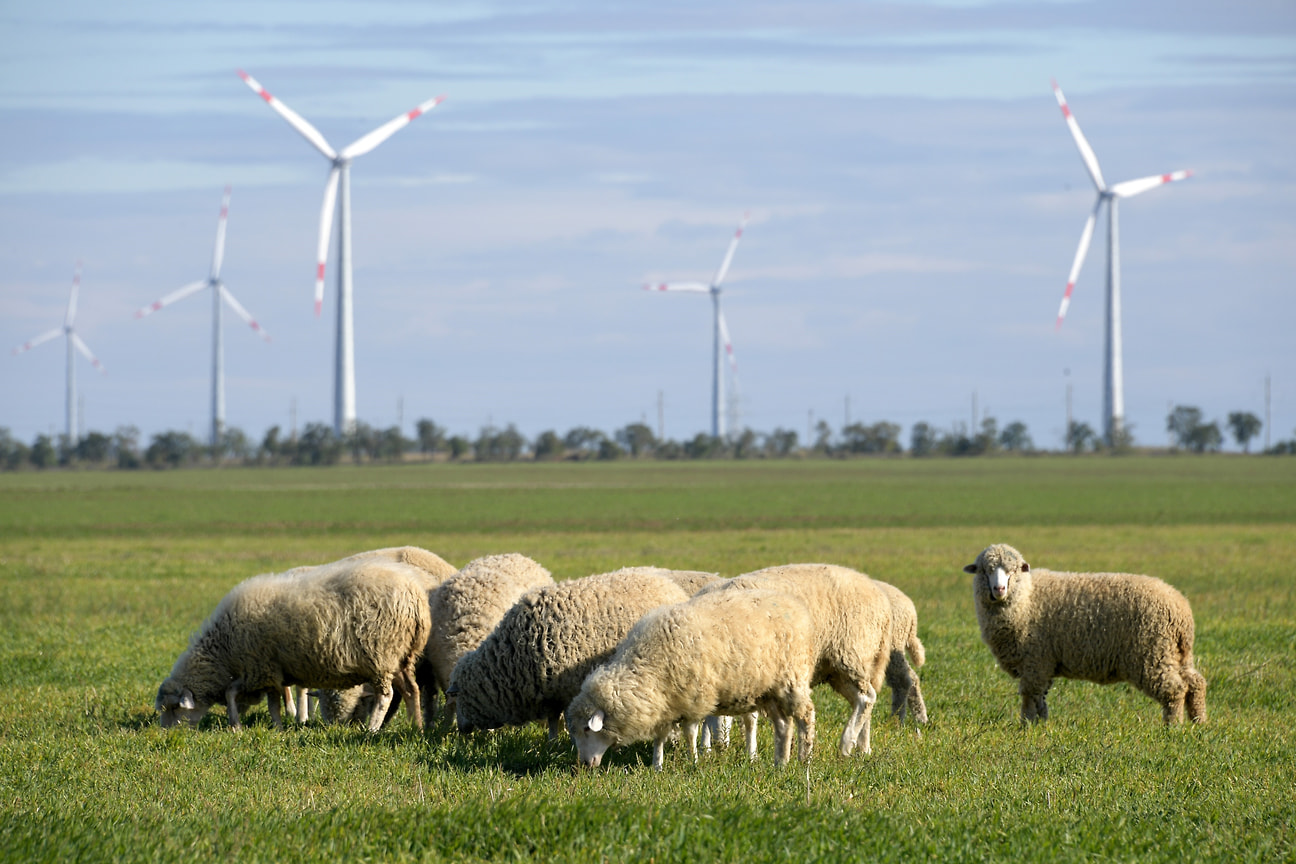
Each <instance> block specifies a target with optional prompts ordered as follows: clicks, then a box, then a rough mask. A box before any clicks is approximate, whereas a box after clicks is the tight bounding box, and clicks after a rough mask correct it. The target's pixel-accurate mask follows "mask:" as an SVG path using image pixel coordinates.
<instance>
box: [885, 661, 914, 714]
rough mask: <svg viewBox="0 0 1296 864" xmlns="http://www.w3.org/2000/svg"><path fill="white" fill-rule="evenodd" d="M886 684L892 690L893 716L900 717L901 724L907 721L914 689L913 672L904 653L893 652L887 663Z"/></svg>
mask: <svg viewBox="0 0 1296 864" xmlns="http://www.w3.org/2000/svg"><path fill="white" fill-rule="evenodd" d="M886 683H887V686H888V687H890V688H891V714H892V716H898V717H899V718H900V722H901V723H904V720H905V706H906V704H907V703H908V701H909V691H910V690H911V689H912V688H913V684H914V678H913V670H911V669H910V668H909V664H908V663H906V662H905V658H904V651H892V652H891V659H890V660H889V661H888V662H887V667H886Z"/></svg>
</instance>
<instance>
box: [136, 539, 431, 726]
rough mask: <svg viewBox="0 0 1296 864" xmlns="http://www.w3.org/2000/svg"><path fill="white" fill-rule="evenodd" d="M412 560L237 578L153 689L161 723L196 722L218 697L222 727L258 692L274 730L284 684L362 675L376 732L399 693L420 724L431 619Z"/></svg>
mask: <svg viewBox="0 0 1296 864" xmlns="http://www.w3.org/2000/svg"><path fill="white" fill-rule="evenodd" d="M422 578H423V577H422V574H421V571H419V570H418V568H415V567H413V566H411V565H408V564H400V563H396V562H392V561H384V560H372V561H363V562H359V563H357V564H356V565H355V566H352V567H348V568H344V569H338V570H333V571H328V570H323V571H321V572H315V571H313V570H312V569H310V568H300V569H298V570H297V571H290V572H289V573H286V574H264V575H261V576H254V577H252V578H251V579H248V580H245V581H244V582H241V583H239V584H238V585H236V586H235V587H234V588H233V589H231V590H230V592H229V593H228V594H226V595H225V597H224V598H222V599H221V601H220V603H219V604H217V606H216V610H215V611H214V612H213V613H212V614H211V616H210V617H208V619H207V620H206V621H205V622H204V623H203V625H202V627H201V629H199V631H198V632H197V633H195V634H194V636H193V637H192V638H191V640H190V642H189V647H188V648H187V649H186V650H185V651H184V652H183V653H182V654H181V655H180V657H179V658H178V659H177V660H176V662H175V666H174V667H172V669H171V674H170V676H168V677H167V679H166V680H165V681H163V682H162V685H161V686H160V687H159V688H158V693H157V700H156V703H155V707H156V709H157V710H158V712H160V714H161V723H162V726H163V727H170V726H175V725H177V724H179V723H181V722H185V723H188V724H189V725H190V726H196V725H197V724H198V722H199V721H200V720H201V719H202V718H203V716H204V715H205V714H206V713H207V711H208V709H209V708H210V707H211V706H212V705H213V704H216V703H218V702H221V701H224V704H225V706H226V709H227V710H228V712H229V720H230V726H231V727H232V728H234V729H238V728H240V724H239V707H240V706H246V705H249V704H254V703H255V702H256V701H258V700H259V699H260V698H261V696H262V695H264V696H266V697H267V698H268V699H269V702H270V717H271V720H272V721H273V723H274V725H275V728H282V726H283V724H282V720H281V717H280V712H279V699H280V697H281V695H282V694H283V692H284V688H285V687H287V686H289V685H294V684H295V685H304V686H309V687H329V688H342V687H351V686H354V685H356V684H361V683H368V684H369V685H370V686H371V687H372V688H373V690H374V692H375V693H377V694H378V700H377V704H376V705H375V706H374V711H373V714H372V716H371V717H370V720H369V728H370V730H372V731H377V729H378V728H379V726H380V725H381V723H382V720H383V717H384V716H385V714H386V712H387V706H388V704H389V703H390V701H391V699H392V688H393V686H394V687H395V688H396V691H397V692H399V693H400V695H401V697H402V698H403V700H404V702H405V706H406V708H407V709H408V711H409V714H410V719H411V721H412V722H413V723H414V725H415V726H416V727H418V728H422V725H423V724H422V713H421V711H420V709H419V692H418V684H417V683H416V682H415V678H414V663H415V661H416V660H417V658H418V656H419V652H420V651H422V649H423V645H424V644H425V643H426V641H427V634H428V630H429V628H430V626H431V622H430V620H429V615H428V604H427V594H426V592H425V591H424V590H423V587H422Z"/></svg>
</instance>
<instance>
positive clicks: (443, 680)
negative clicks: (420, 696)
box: [425, 552, 554, 717]
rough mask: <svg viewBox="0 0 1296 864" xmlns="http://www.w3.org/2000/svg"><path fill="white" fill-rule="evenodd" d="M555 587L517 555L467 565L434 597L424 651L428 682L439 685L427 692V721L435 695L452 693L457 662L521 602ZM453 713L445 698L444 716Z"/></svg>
mask: <svg viewBox="0 0 1296 864" xmlns="http://www.w3.org/2000/svg"><path fill="white" fill-rule="evenodd" d="M553 584H554V581H553V576H552V575H550V573H549V571H548V570H546V569H545V568H544V567H542V566H540V564H538V563H536V562H535V561H533V560H531V559H530V558H528V557H526V556H525V555H519V554H517V553H516V552H514V553H509V554H507V555H487V556H485V557H483V558H477V559H475V560H473V561H469V562H468V563H467V564H466V565H464V568H463V569H462V570H460V571H459V572H458V573H456V574H455V575H454V576H451V577H450V578H449V579H447V580H446V581H445V582H443V583H442V584H441V586H440V587H438V588H437V589H436V591H434V592H432V595H431V598H430V603H431V609H432V633H431V635H430V636H428V644H427V651H426V652H425V657H426V662H427V663H428V664H430V666H431V672H432V675H431V677H430V678H429V679H428V680H430V681H431V682H434V684H435V686H430V687H428V688H427V691H426V699H427V701H428V703H429V704H428V709H429V716H433V715H434V713H435V707H436V698H437V691H438V690H441V691H445V690H447V689H448V688H449V686H450V673H451V672H452V671H453V670H454V667H455V664H456V663H458V662H459V659H460V658H461V657H463V656H464V655H465V654H467V653H468V652H469V651H472V650H473V649H474V648H476V647H477V646H478V645H480V644H481V642H482V640H483V639H485V638H486V637H487V636H488V635H490V632H491V631H492V630H494V629H495V625H496V624H498V623H499V621H500V619H501V618H503V617H504V613H505V612H507V611H508V610H509V607H511V606H512V605H513V604H514V603H516V602H517V600H518V598H519V597H521V596H522V595H523V594H525V593H526V592H527V591H530V590H531V589H533V588H539V587H541V586H544V585H553ZM454 710H455V705H454V697H453V696H452V695H450V694H448V693H447V695H446V704H445V716H447V717H454Z"/></svg>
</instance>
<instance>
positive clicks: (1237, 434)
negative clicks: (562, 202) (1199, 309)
mask: <svg viewBox="0 0 1296 864" xmlns="http://www.w3.org/2000/svg"><path fill="white" fill-rule="evenodd" d="M1228 426H1229V428H1230V430H1231V431H1232V433H1233V437H1234V440H1236V441H1237V443H1238V446H1240V447H1242V448H1243V449H1244V450H1246V451H1248V452H1249V451H1250V442H1251V439H1252V438H1254V437H1255V436H1256V434H1258V432H1259V431H1260V428H1261V423H1260V420H1259V418H1257V417H1256V416H1255V415H1254V414H1250V413H1247V412H1234V413H1232V414H1229V416H1228ZM1166 428H1167V431H1169V432H1170V433H1171V434H1172V435H1173V436H1174V439H1175V441H1176V443H1177V445H1178V447H1179V448H1182V449H1184V450H1189V451H1192V452H1196V453H1204V452H1208V451H1209V452H1213V451H1217V450H1219V449H1220V446H1221V444H1222V442H1223V435H1222V433H1221V431H1220V425H1219V422H1218V421H1211V422H1209V423H1207V422H1205V421H1204V420H1203V419H1202V412H1201V410H1200V409H1199V408H1196V407H1193V406H1186V405H1179V406H1175V408H1174V409H1173V410H1172V411H1171V413H1170V414H1169V416H1167V418H1166ZM813 433H814V435H813V440H810V441H807V442H805V443H804V444H803V443H802V442H801V440H800V438H799V437H798V435H797V433H796V432H795V431H794V430H791V429H782V428H779V429H775V430H774V431H773V432H769V433H764V432H756V431H754V430H752V429H743V430H742V431H741V432H739V433H737V434H735V435H731V436H728V437H726V438H723V439H721V438H713V437H712V436H710V435H705V434H702V433H699V434H697V435H696V436H694V437H693V438H691V439H688V440H685V441H675V440H671V439H660V438H658V437H657V436H656V435H655V434H653V431H652V429H651V428H649V427H648V426H647V425H646V424H644V423H631V424H629V425H627V426H624V427H622V428H621V429H618V430H617V431H616V432H615V433H613V434H612V435H611V436H609V435H607V434H605V433H604V432H602V431H600V430H598V429H592V428H590V427H587V426H577V427H574V428H572V429H570V430H568V431H567V433H566V434H565V435H559V434H558V433H557V432H556V431H554V430H548V431H545V432H541V433H540V434H539V435H537V436H536V437H535V439H534V440H527V438H526V437H525V436H524V435H522V434H521V433H520V432H519V431H518V430H517V427H515V426H514V425H512V424H509V425H508V426H506V427H505V428H503V429H499V428H497V427H494V426H487V427H484V428H482V429H481V430H480V431H479V433H478V434H477V436H476V437H475V438H468V437H466V436H463V435H450V434H448V432H447V431H446V430H445V429H444V428H442V427H441V426H438V425H437V424H436V423H434V422H433V421H431V420H427V419H424V420H419V421H418V423H417V424H416V425H415V437H414V438H413V439H410V438H406V437H405V436H404V435H403V434H402V432H401V430H400V428H399V427H396V426H392V427H390V428H387V429H377V428H374V427H372V426H369V425H368V424H366V423H357V424H356V426H355V428H354V429H353V430H351V432H349V433H347V434H345V435H341V436H339V435H337V434H335V433H334V432H333V429H332V428H331V427H329V426H326V425H324V424H322V423H311V424H309V425H307V426H306V427H305V429H303V430H302V432H301V434H300V435H291V434H290V435H285V434H284V432H283V430H282V429H281V428H280V427H278V426H274V427H271V428H270V429H269V430H267V431H266V433H265V435H264V436H263V437H262V439H261V441H260V443H259V444H258V443H255V442H253V441H252V440H251V439H250V438H248V436H247V435H246V434H245V433H244V432H243V431H242V430H240V429H237V428H229V429H226V430H225V431H224V432H223V433H222V435H221V438H220V441H219V442H217V444H216V446H214V447H213V446H209V445H206V444H202V443H200V442H198V441H197V440H196V439H194V437H193V436H192V435H190V434H188V433H186V432H177V431H167V432H160V433H158V434H156V435H154V436H153V437H152V438H151V440H150V441H149V444H148V446H147V447H142V446H141V443H140V432H139V430H138V429H137V428H135V427H134V426H124V427H121V428H119V429H118V430H117V431H116V432H115V433H113V434H112V435H105V434H103V433H101V432H90V433H87V434H86V435H85V436H83V437H82V438H81V439H80V440H78V441H76V442H75V443H72V442H69V441H68V440H67V438H66V436H59V437H58V438H57V439H56V438H53V437H51V436H49V435H38V436H36V439H35V440H34V441H33V442H32V444H31V445H30V446H29V445H26V444H23V443H22V442H20V441H18V440H16V439H15V438H14V437H13V436H12V435H11V434H10V432H9V430H8V429H6V428H4V427H0V467H3V468H4V469H7V470H17V469H20V468H24V467H35V468H53V467H58V466H72V465H115V466H117V467H119V468H142V467H148V468H179V467H182V466H188V465H196V464H243V465H334V464H337V463H339V462H341V461H343V460H348V461H350V462H353V463H357V464H359V463H364V462H400V461H404V460H405V459H407V458H410V456H411V454H419V455H420V456H421V457H422V458H423V459H427V460H431V459H446V460H451V461H466V460H470V459H471V460H473V461H477V462H511V461H516V460H520V459H534V460H538V461H546V460H549V461H556V460H563V459H567V460H592V459H600V460H609V459H621V458H631V459H644V458H653V459H787V458H801V457H806V456H812V457H850V456H864V455H878V456H888V455H899V454H902V453H904V452H906V449H907V452H908V453H909V455H910V456H913V457H918V458H925V457H936V456H982V455H991V454H995V453H1032V452H1035V444H1034V442H1033V441H1032V439H1031V435H1030V431H1029V430H1028V429H1027V428H1026V424H1025V423H1022V422H1021V421H1015V422H1012V423H1009V424H1008V425H1007V426H1005V427H1003V428H1002V429H1000V428H999V424H998V421H997V420H995V419H994V418H993V417H987V418H985V419H984V420H983V421H982V422H981V428H980V429H979V430H976V431H972V430H969V429H968V428H967V427H966V426H965V425H964V424H957V425H956V426H955V427H954V428H952V429H949V430H941V429H937V428H935V427H933V426H931V425H930V424H928V423H915V424H914V425H913V427H912V428H911V429H910V430H909V441H908V448H906V447H905V446H904V445H903V444H902V442H901V427H900V426H899V425H897V424H895V423H889V422H886V421H881V422H878V423H873V424H865V423H852V424H850V425H848V426H845V427H843V428H842V429H841V430H839V431H838V432H837V433H834V431H833V429H832V427H831V426H830V425H829V424H828V423H827V422H826V421H824V420H820V421H819V423H818V425H817V426H815V428H814V430H813ZM1132 446H1133V436H1132V434H1131V433H1130V430H1129V429H1126V430H1125V431H1124V434H1123V436H1122V438H1121V440H1118V441H1116V442H1114V444H1109V443H1107V442H1104V441H1103V440H1102V438H1101V437H1100V436H1099V435H1097V434H1096V433H1095V432H1094V430H1093V429H1092V428H1091V427H1090V426H1089V425H1088V424H1086V423H1078V422H1073V423H1072V424H1071V428H1069V429H1068V430H1067V435H1066V449H1067V450H1068V451H1070V452H1073V453H1083V452H1095V451H1102V450H1109V451H1112V452H1121V451H1123V450H1128V449H1129V448H1131V447H1132ZM1271 452H1278V453H1296V439H1294V440H1293V441H1291V442H1280V443H1279V444H1278V445H1277V446H1276V447H1274V448H1272V450H1271Z"/></svg>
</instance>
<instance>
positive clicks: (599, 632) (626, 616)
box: [450, 568, 689, 738]
mask: <svg viewBox="0 0 1296 864" xmlns="http://www.w3.org/2000/svg"><path fill="white" fill-rule="evenodd" d="M688 598H689V595H688V594H687V593H686V592H685V591H684V589H682V588H680V587H679V586H678V585H676V584H675V582H674V581H673V580H671V579H669V578H667V577H665V576H661V575H657V574H654V573H644V572H638V571H636V570H634V569H633V568H632V569H630V570H623V571H618V572H615V573H600V574H597V575H594V576H586V577H585V578H583V579H572V580H570V581H567V582H559V583H557V584H555V585H546V586H544V587H543V588H537V589H535V590H532V591H530V592H528V593H527V594H525V595H524V596H523V597H522V598H521V599H520V600H518V602H517V603H516V604H515V605H514V606H513V608H512V609H509V610H508V612H507V613H505V615H504V617H503V618H502V619H501V620H500V622H499V626H497V627H496V628H495V629H494V630H493V631H492V632H491V634H490V635H489V636H487V637H486V639H485V640H484V641H483V642H482V643H481V645H480V646H479V647H478V648H477V650H476V651H472V652H469V653H468V654H465V655H464V656H463V658H462V659H461V660H460V661H459V662H458V664H456V665H455V668H454V673H453V675H452V676H451V679H450V693H451V694H455V695H457V705H456V716H457V718H458V721H459V731H460V732H464V733H467V732H472V731H474V730H476V729H497V728H499V727H501V726H520V725H522V724H524V723H529V722H530V721H532V720H541V719H544V720H547V721H548V724H549V737H550V738H557V737H558V734H559V730H560V729H561V726H560V724H559V716H560V715H561V714H562V712H563V709H564V708H566V707H567V703H568V702H570V701H571V700H572V698H573V697H574V696H575V695H576V694H577V693H579V692H580V688H581V682H582V681H584V680H585V676H586V675H588V674H589V671H590V670H591V669H593V668H594V667H595V666H597V665H598V664H599V663H602V662H603V661H604V660H606V659H607V658H609V657H611V656H612V652H613V651H615V650H616V647H617V645H618V644H619V643H620V642H621V640H622V639H624V638H625V635H626V634H627V633H629V632H630V628H631V627H633V626H634V625H635V623H636V622H637V621H638V620H639V619H640V618H642V617H643V615H644V613H646V612H648V611H649V610H651V609H656V608H657V607H658V606H663V605H666V604H670V603H681V602H683V601H685V600H687V599H688Z"/></svg>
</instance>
